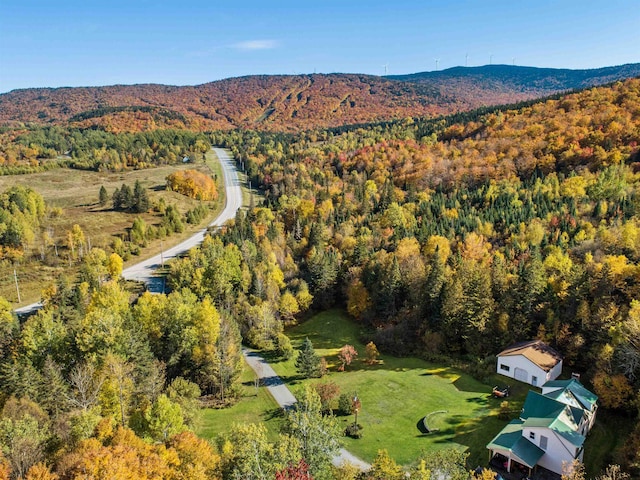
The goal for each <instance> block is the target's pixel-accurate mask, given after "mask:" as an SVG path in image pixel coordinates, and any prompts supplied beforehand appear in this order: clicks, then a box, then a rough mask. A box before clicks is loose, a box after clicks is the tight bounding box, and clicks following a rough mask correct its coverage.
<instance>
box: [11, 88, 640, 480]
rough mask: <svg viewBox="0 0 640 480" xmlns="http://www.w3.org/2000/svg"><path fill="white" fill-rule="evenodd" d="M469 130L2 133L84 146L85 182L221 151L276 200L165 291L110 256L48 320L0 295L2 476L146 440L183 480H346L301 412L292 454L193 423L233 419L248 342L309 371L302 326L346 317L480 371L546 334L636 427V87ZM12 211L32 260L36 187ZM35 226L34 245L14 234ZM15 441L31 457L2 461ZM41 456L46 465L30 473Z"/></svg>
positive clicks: (559, 101)
mask: <svg viewBox="0 0 640 480" xmlns="http://www.w3.org/2000/svg"><path fill="white" fill-rule="evenodd" d="M389 82H391V81H389ZM390 84H391V83H390ZM394 85H395V84H394ZM193 88H195V87H193ZM462 117H463V115H460V116H458V117H445V118H438V119H430V118H416V119H410V118H408V119H404V120H399V121H394V122H387V123H379V124H371V125H363V126H360V127H355V126H354V127H344V128H334V129H330V130H327V129H318V130H312V131H307V132H303V133H299V134H296V135H294V134H290V133H282V132H279V133H273V132H264V131H258V130H252V131H250V130H241V129H239V130H234V131H225V130H220V131H215V132H209V133H206V134H205V133H197V134H196V133H190V132H181V133H180V135H178V134H177V133H176V131H173V130H157V131H155V132H145V133H138V134H135V135H133V134H115V133H109V134H107V133H105V132H103V131H100V130H98V129H95V130H94V129H88V130H80V129H70V128H68V127H64V128H63V127H51V128H37V129H33V130H31V131H29V132H27V133H20V134H16V135H17V136H15V137H14V136H12V134H11V132H12V131H10V130H7V131H5V132H4V133H5V134H6V135H5V137H4V138H6V140H7V142H8V144H9V145H10V146H15V144H16V143H17V144H18V146H19V147H20V148H17V147H16V148H14V149H12V150H11V151H12V152H17V154H19V155H23V154H24V151H23V148H29V149H33V150H38V151H41V150H43V149H51V150H52V151H54V152H59V151H60V149H61V148H63V147H65V145H67V143H66V142H70V144H71V145H74V148H75V149H76V150H77V152H78V153H77V155H78V158H77V161H78V166H80V167H85V166H86V167H87V168H96V169H100V168H107V169H118V170H126V169H127V168H137V167H138V166H139V167H140V168H142V166H151V165H153V164H158V163H162V162H165V161H169V160H173V161H179V158H180V156H179V155H178V154H179V153H180V152H182V151H183V150H189V149H190V150H193V151H203V150H205V149H206V148H207V146H208V144H213V145H224V146H226V147H228V148H230V149H231V150H232V151H233V153H234V154H235V155H236V158H240V155H241V157H242V160H243V164H244V166H245V167H246V169H247V172H248V176H249V179H250V180H251V182H252V184H253V185H258V186H259V188H260V190H261V192H262V194H263V197H264V203H262V204H260V205H252V206H251V207H250V208H248V209H247V210H246V211H239V212H238V214H237V216H236V218H235V220H234V221H232V222H229V224H227V225H226V226H225V227H224V228H222V229H220V230H218V231H217V232H215V233H213V235H212V236H211V237H207V239H206V240H205V241H204V242H203V244H202V245H201V246H200V247H198V248H194V249H192V250H190V251H189V253H188V254H187V255H186V256H184V257H182V258H180V259H178V260H176V261H175V262H172V263H171V265H170V267H169V274H168V281H167V284H168V285H169V286H170V288H171V289H172V292H171V293H170V294H169V295H164V294H162V295H150V294H142V295H140V294H139V292H137V293H136V292H131V291H129V290H127V289H126V286H125V285H124V284H123V282H122V281H121V279H120V273H121V269H122V260H121V259H120V258H119V257H118V256H117V255H116V254H112V255H108V254H109V253H110V252H105V251H99V250H97V249H93V250H90V252H89V253H87V254H86V255H83V256H82V259H81V260H80V261H81V262H82V265H81V268H80V274H79V276H78V278H77V279H76V281H75V282H72V281H70V280H68V279H65V278H60V279H58V281H57V284H56V285H51V286H49V287H48V288H47V289H46V290H45V292H44V293H43V303H44V308H43V309H42V310H41V311H39V312H38V313H37V314H36V315H34V316H32V317H31V318H29V319H28V320H26V321H24V322H18V321H17V319H16V318H15V317H14V316H13V315H12V314H11V311H10V305H9V304H8V302H6V301H0V320H1V322H0V328H1V329H2V330H1V332H0V333H2V335H0V392H1V393H0V401H1V402H2V403H3V404H4V408H3V413H2V418H1V419H0V432H2V435H0V445H2V446H3V448H4V451H6V452H11V453H13V452H15V453H16V455H11V456H9V453H5V455H7V462H5V461H4V460H3V459H2V457H0V468H2V469H4V470H5V471H8V468H9V467H8V463H10V464H11V468H12V469H13V472H14V473H13V475H14V477H13V478H16V477H18V476H19V475H22V474H23V473H24V472H26V471H27V470H28V468H32V469H35V470H34V471H35V472H37V471H38V469H40V470H42V471H44V472H45V473H49V472H50V471H54V472H55V473H56V475H58V476H59V478H61V479H67V478H69V479H71V478H84V477H81V475H86V474H85V472H87V471H91V470H90V469H91V468H97V467H96V466H95V465H96V463H97V461H96V460H95V459H96V458H99V459H100V458H107V455H109V454H111V452H112V451H121V450H123V449H124V448H125V447H126V448H127V451H130V452H135V453H133V454H132V458H141V457H143V458H148V459H150V461H149V462H147V463H145V465H153V468H154V469H155V468H157V469H159V468H160V467H161V466H162V468H169V467H170V468H171V469H172V470H171V473H170V474H169V473H167V474H166V475H165V477H166V478H199V477H194V476H193V474H192V471H191V470H189V469H190V468H191V467H190V465H192V464H193V465H194V467H193V468H194V469H195V468H198V469H199V470H198V471H203V472H204V471H206V472H207V474H206V475H204V474H203V477H206V478H222V479H227V478H248V477H247V474H246V471H247V469H254V470H255V469H257V468H263V467H264V468H265V471H266V472H269V475H271V474H272V473H273V472H275V471H279V470H281V469H283V468H287V466H290V465H292V464H293V465H295V464H296V462H299V461H300V460H304V461H307V462H308V463H309V471H310V472H312V475H313V478H316V479H324V478H326V479H329V478H332V476H333V475H334V473H333V472H332V471H331V469H330V466H329V463H328V461H327V458H320V459H318V457H314V456H312V455H311V454H310V453H309V451H308V450H304V448H303V446H304V445H306V444H307V437H304V442H301V438H302V437H301V436H300V434H299V432H300V431H301V430H300V429H298V430H296V429H295V428H294V424H293V422H294V421H295V420H296V419H299V417H295V416H294V415H292V416H288V417H287V419H286V420H285V423H286V425H288V427H287V428H288V430H287V428H285V429H284V430H283V433H282V434H281V435H280V436H279V437H278V440H277V441H276V442H275V443H272V444H268V442H267V441H266V434H265V431H264V427H259V426H250V427H235V429H234V430H233V431H232V433H231V434H229V435H228V436H227V437H226V438H224V439H223V440H221V441H220V442H219V444H218V445H217V446H212V445H210V444H202V445H201V444H200V443H199V442H198V440H197V439H196V438H195V437H194V436H193V435H190V434H189V433H185V431H186V430H189V429H191V428H193V420H194V416H195V411H196V410H197V408H196V403H195V401H196V398H198V397H199V396H200V393H201V392H204V393H207V394H209V395H211V397H212V398H214V399H217V400H218V401H220V402H221V403H224V402H226V401H228V400H229V399H230V398H232V397H233V396H234V395H237V388H236V387H237V386H238V382H239V374H240V371H239V370H240V341H241V339H242V341H243V342H244V343H245V344H248V345H251V346H253V347H256V348H259V349H263V350H265V351H271V352H272V353H274V354H275V355H282V356H284V355H285V354H287V352H288V354H289V355H290V354H291V353H292V352H291V344H290V343H289V341H288V338H287V337H286V335H284V334H283V330H284V326H285V324H287V323H293V322H296V321H297V320H298V319H299V318H300V316H301V315H303V314H304V312H308V311H314V310H315V311H320V310H324V309H327V308H329V307H334V306H336V307H339V308H344V309H346V310H347V311H348V313H349V314H350V315H351V316H352V317H353V319H354V321H356V322H359V324H360V325H361V326H362V331H363V332H364V333H363V335H366V336H367V338H364V340H366V341H367V342H368V341H373V342H375V344H376V345H377V346H378V348H380V350H381V351H383V352H386V353H392V354H396V355H408V354H411V355H416V356H420V357H423V358H427V359H430V360H432V361H434V362H441V363H442V364H446V365H452V364H456V365H460V368H464V369H466V370H467V371H468V372H469V373H471V374H472V375H474V376H477V377H478V378H484V377H486V376H487V375H488V374H489V373H493V372H495V357H494V356H493V355H495V353H496V352H497V351H499V349H500V348H502V347H504V345H508V344H509V343H511V342H515V341H519V340H525V339H531V338H540V339H543V340H545V341H546V342H548V343H549V344H551V345H553V346H554V347H556V348H558V349H559V350H560V351H562V353H563V355H564V358H565V362H566V365H567V368H568V369H570V370H571V371H574V372H580V373H581V374H582V377H581V379H582V381H583V382H584V383H585V384H586V385H588V386H589V387H591V388H593V390H594V391H595V392H596V393H597V394H598V395H599V397H600V399H599V404H600V408H601V410H600V411H599V412H598V415H599V416H602V415H607V414H611V412H616V413H615V414H616V415H618V416H620V417H622V418H624V419H625V422H626V423H629V424H632V423H637V415H638V410H637V405H638V404H637V398H638V396H637V392H638V391H639V389H640V347H639V345H640V302H639V301H638V299H639V298H640V173H638V171H639V170H640V169H639V168H638V152H639V145H640V79H630V80H626V81H624V82H616V83H614V84H612V85H610V86H606V87H597V88H591V89H588V90H584V91H581V92H577V93H573V94H569V95H563V96H559V97H558V98H553V99H548V100H546V101H543V102H537V103H532V104H527V105H521V106H520V107H519V108H514V109H494V110H492V111H487V110H480V111H475V112H470V113H467V114H464V121H462ZM80 121H81V120H80ZM23 130H26V129H23ZM100 142H104V146H103V147H102V151H99V152H98V153H95V152H92V150H99V148H97V147H96V145H97V144H99V143H100ZM172 145H173V146H175V148H176V151H175V152H174V151H171V150H170V149H169V148H168V147H169V146H172ZM65 148H66V147H65ZM7 151H9V150H7ZM113 152H120V153H118V155H117V157H118V158H117V160H118V162H117V163H116V162H115V160H116V159H115V154H113ZM12 155H13V153H12ZM112 157H113V158H112ZM87 159H89V160H91V161H88V162H86V164H84V163H81V162H83V160H84V161H87ZM109 159H110V161H108V160H109ZM143 162H144V165H143ZM0 206H3V207H4V208H3V211H1V212H0V219H2V220H3V222H4V223H5V225H6V227H5V230H6V234H5V235H4V237H0V241H2V242H3V243H5V244H7V245H9V246H13V247H15V248H18V247H20V248H24V247H26V246H29V242H30V241H32V239H31V240H30V239H29V238H28V237H34V236H35V232H36V231H37V230H38V228H41V227H43V226H46V225H43V223H44V222H46V218H45V217H44V216H42V215H41V212H40V210H41V208H40V202H39V201H38V197H37V196H36V195H35V194H33V193H32V192H30V191H29V190H26V189H23V190H15V189H14V190H11V191H9V192H6V193H5V194H3V195H2V196H0ZM16 219H20V220H24V222H22V223H24V224H25V225H27V226H28V227H29V228H30V229H31V230H32V231H33V232H34V234H33V235H25V236H24V237H25V240H24V241H23V240H22V239H19V240H20V241H16V235H15V233H14V232H16V231H17V230H18V227H20V225H21V224H19V223H18V222H17V221H16ZM70 239H71V240H73V238H72V237H71V238H70ZM10 242H13V245H12V244H11V243H10ZM77 250H78V249H76V251H77ZM83 254H84V252H83ZM316 395H317V394H316ZM302 400H303V401H302V402H301V403H302V404H303V405H305V407H304V409H306V410H308V411H304V410H298V412H302V413H304V414H307V413H309V412H310V413H312V414H313V415H308V417H309V418H312V419H315V421H316V422H320V421H321V420H322V418H325V419H326V418H330V417H322V415H321V412H320V408H319V407H318V408H310V406H313V405H314V404H315V405H319V399H315V397H313V398H312V394H309V395H307V391H305V392H303V399H302ZM627 419H628V422H627ZM116 424H119V425H118V426H117V427H116V426H115V425H116ZM631 428H632V427H629V429H630V430H631ZM138 437H144V438H147V439H148V440H149V442H148V443H145V442H143V441H142V440H140V439H139V438H138ZM324 437H327V438H329V436H326V435H325V436H324ZM331 438H333V437H331ZM14 440H15V441H20V442H21V443H20V444H19V445H20V446H22V449H21V450H17V449H16V448H15V447H14V448H12V449H10V448H7V447H6V445H8V444H9V443H8V442H9V441H14ZM619 445H620V446H621V447H620V448H619V449H618V450H616V451H612V452H610V455H608V454H607V461H609V459H610V460H612V461H615V462H616V463H620V464H621V465H622V466H623V468H624V469H625V470H626V471H628V472H630V473H631V474H632V475H633V478H637V477H638V476H640V448H639V445H640V428H636V429H635V431H634V432H633V433H632V434H631V435H630V436H629V437H628V439H627V440H626V441H624V442H620V443H619ZM23 452H35V455H31V456H30V457H28V459H27V460H25V461H23V460H22V458H23V457H22V456H21V455H22V453H23ZM138 452H141V453H138ZM145 452H146V453H145ZM194 452H201V453H198V454H196V453H194ZM18 454H20V455H18ZM145 455H146V457H145ZM172 458H173V459H175V460H172V461H171V465H168V463H169V461H168V460H166V459H172ZM163 459H164V460H163ZM183 459H186V460H183ZM193 459H198V461H200V460H202V461H204V460H206V462H207V464H206V465H199V464H196V463H195V460H193ZM151 460H153V462H151ZM156 460H157V461H158V462H160V460H163V462H164V463H155V462H156ZM42 461H46V462H47V463H46V465H44V464H38V463H37V462H42ZM252 462H253V463H252ZM128 465H129V467H127V468H129V469H131V470H135V468H138V467H137V465H138V464H136V463H135V462H133V461H132V462H128ZM155 465H159V466H157V467H156V466H155ZM196 465H197V467H196ZM118 466H119V464H118ZM121 468H123V469H124V468H125V466H122V467H121ZM140 468H141V467H140ZM145 468H151V467H148V466H146V467H145ZM305 468H306V467H305ZM123 471H124V470H123ZM155 471H156V470H154V472H155ZM158 471H160V470H158ZM174 471H175V472H174ZM0 472H2V470H0ZM32 474H33V473H32ZM190 475H191V476H190ZM465 475H466V472H465ZM130 476H131V477H132V478H134V477H135V478H145V477H144V476H143V475H141V474H140V473H134V474H131V475H130ZM157 476H158V474H156V473H154V475H149V476H148V477H149V478H156V477H157ZM0 478H3V477H1V476H0ZM30 478H36V477H35V474H33V476H32V477H30ZM37 478H55V477H52V476H49V477H45V476H42V477H37ZM264 478H272V477H271V476H267V475H266V474H265V476H264ZM276 478H287V477H276ZM334 478H345V477H337V476H334ZM351 478H353V477H351ZM364 478H380V477H375V476H373V474H372V475H371V476H369V477H367V476H366V475H365V476H364ZM385 478H386V477H385ZM398 478H400V477H398ZM411 478H424V477H415V476H414V477H411Z"/></svg>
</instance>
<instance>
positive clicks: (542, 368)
mask: <svg viewBox="0 0 640 480" xmlns="http://www.w3.org/2000/svg"><path fill="white" fill-rule="evenodd" d="M497 357H498V364H497V370H496V371H497V372H498V373H499V374H501V375H504V376H507V377H510V378H514V379H516V380H519V381H521V382H525V383H528V384H530V385H533V386H534V387H540V386H542V385H544V384H545V383H547V382H549V381H552V380H555V379H556V378H558V376H559V375H560V374H561V373H562V357H561V356H560V354H559V353H558V352H556V351H555V350H554V349H553V348H551V347H550V346H549V345H547V344H546V343H544V342H541V341H540V340H531V341H528V342H521V343H516V344H515V345H511V346H510V347H509V348H506V349H505V350H503V351H502V352H500V353H499V354H498V355H497Z"/></svg>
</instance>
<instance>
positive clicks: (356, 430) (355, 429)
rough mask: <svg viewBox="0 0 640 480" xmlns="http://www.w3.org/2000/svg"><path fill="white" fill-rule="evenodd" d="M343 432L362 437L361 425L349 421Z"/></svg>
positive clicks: (354, 436) (353, 436)
mask: <svg viewBox="0 0 640 480" xmlns="http://www.w3.org/2000/svg"><path fill="white" fill-rule="evenodd" d="M344 434H345V435H346V436H347V437H351V438H362V425H356V424H355V423H350V424H349V425H347V428H345V430H344Z"/></svg>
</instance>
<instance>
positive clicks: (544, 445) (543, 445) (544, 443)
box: [540, 435, 548, 450]
mask: <svg viewBox="0 0 640 480" xmlns="http://www.w3.org/2000/svg"><path fill="white" fill-rule="evenodd" d="M547 440H548V439H547V437H545V436H544V435H540V448H541V449H542V450H546V449H547Z"/></svg>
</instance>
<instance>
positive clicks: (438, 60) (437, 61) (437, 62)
mask: <svg viewBox="0 0 640 480" xmlns="http://www.w3.org/2000/svg"><path fill="white" fill-rule="evenodd" d="M434 60H435V61H436V71H437V70H438V64H439V63H440V59H439V58H434Z"/></svg>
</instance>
